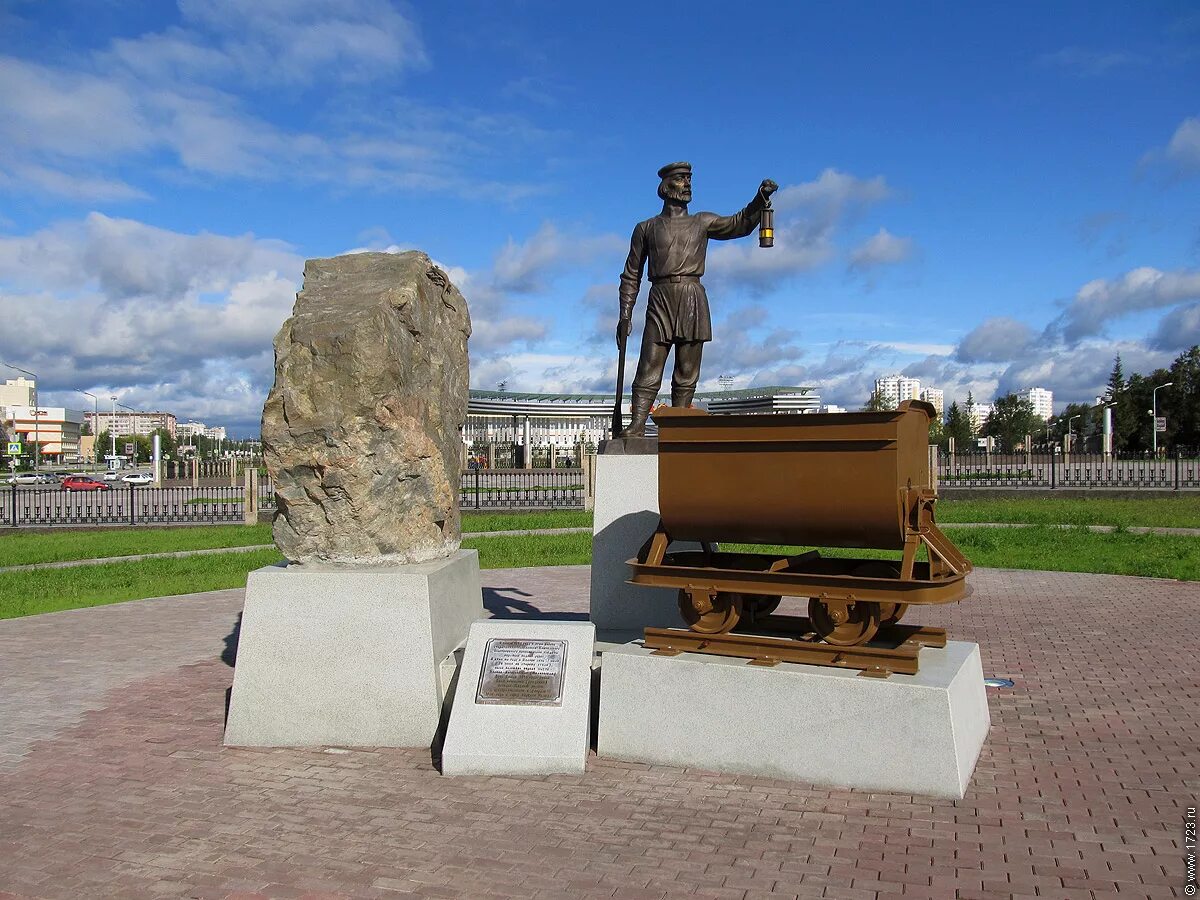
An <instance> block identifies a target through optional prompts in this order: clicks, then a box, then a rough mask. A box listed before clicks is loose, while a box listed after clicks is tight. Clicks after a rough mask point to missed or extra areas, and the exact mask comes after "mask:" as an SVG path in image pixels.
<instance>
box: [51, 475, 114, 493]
mask: <svg viewBox="0 0 1200 900" xmlns="http://www.w3.org/2000/svg"><path fill="white" fill-rule="evenodd" d="M62 489H63V490H64V491H111V490H112V486H111V485H107V484H105V483H104V482H103V481H97V480H96V479H95V478H88V477H87V476H86V475H68V476H67V477H66V478H64V479H63V483H62Z"/></svg>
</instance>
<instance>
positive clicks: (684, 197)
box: [663, 184, 692, 204]
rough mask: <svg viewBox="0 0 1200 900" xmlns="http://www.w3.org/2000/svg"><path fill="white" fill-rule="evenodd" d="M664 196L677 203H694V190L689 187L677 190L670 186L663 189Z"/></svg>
mask: <svg viewBox="0 0 1200 900" xmlns="http://www.w3.org/2000/svg"><path fill="white" fill-rule="evenodd" d="M663 194H664V195H665V196H666V198H667V199H668V200H674V201H675V202H676V203H685V204H686V203H691V202H692V189H691V188H689V187H681V188H676V187H674V186H672V185H669V184H668V185H667V186H666V187H665V188H664V189H663Z"/></svg>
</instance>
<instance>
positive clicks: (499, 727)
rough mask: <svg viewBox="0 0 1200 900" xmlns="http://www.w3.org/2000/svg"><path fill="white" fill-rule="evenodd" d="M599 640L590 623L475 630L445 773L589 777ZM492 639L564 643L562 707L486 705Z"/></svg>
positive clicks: (457, 694)
mask: <svg viewBox="0 0 1200 900" xmlns="http://www.w3.org/2000/svg"><path fill="white" fill-rule="evenodd" d="M595 637H596V629H595V626H593V625H592V624H591V623H590V622H501V621H496V620H488V621H482V622H476V623H475V624H474V625H472V626H471V633H470V636H469V637H468V638H467V648H466V654H465V656H464V658H463V664H462V668H461V669H460V670H459V672H460V674H459V678H458V683H457V686H456V687H455V691H454V704H453V706H452V707H451V710H450V722H449V725H448V726H447V728H446V740H445V743H444V744H443V746H442V774H444V775H549V774H553V773H563V772H565V773H568V774H582V773H583V771H584V767H585V764H586V762H587V753H588V747H589V746H590V744H591V717H590V712H591V696H592V656H593V647H594V644H595ZM492 640H496V641H498V642H501V641H510V642H511V641H519V642H563V644H565V646H562V650H563V657H562V680H561V683H560V685H559V688H560V696H559V700H558V702H557V703H554V702H541V698H537V699H533V700H516V699H512V698H509V700H508V701H507V702H506V701H504V700H501V701H494V700H493V701H487V702H485V701H481V700H480V699H479V694H480V693H481V691H480V685H481V679H480V676H481V674H482V673H483V670H484V659H485V654H486V650H487V646H488V643H489V641H492ZM560 646H561V645H560ZM493 693H502V692H495V691H494V692H493Z"/></svg>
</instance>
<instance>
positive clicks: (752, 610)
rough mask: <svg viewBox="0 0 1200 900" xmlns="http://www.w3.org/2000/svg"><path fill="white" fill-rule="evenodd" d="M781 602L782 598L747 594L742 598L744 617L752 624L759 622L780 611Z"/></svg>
mask: <svg viewBox="0 0 1200 900" xmlns="http://www.w3.org/2000/svg"><path fill="white" fill-rule="evenodd" d="M781 602H783V598H782V597H778V596H772V595H770V594H746V595H745V596H744V597H743V598H742V615H743V616H744V617H745V618H747V619H749V620H750V621H751V622H757V621H758V620H759V619H765V618H766V617H767V616H769V615H770V614H771V613H773V612H775V610H777V609H779V604H780V603H781Z"/></svg>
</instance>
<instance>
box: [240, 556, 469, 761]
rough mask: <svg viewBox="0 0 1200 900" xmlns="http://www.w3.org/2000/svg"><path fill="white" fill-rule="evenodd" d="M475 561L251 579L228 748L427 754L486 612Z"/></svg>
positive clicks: (264, 573)
mask: <svg viewBox="0 0 1200 900" xmlns="http://www.w3.org/2000/svg"><path fill="white" fill-rule="evenodd" d="M483 614H484V613H483V592H482V590H481V588H480V583H479V554H478V552H477V551H475V550H459V551H457V552H456V553H455V554H454V555H452V556H450V557H449V558H447V559H441V560H431V561H430V562H425V563H417V564H414V565H405V566H379V567H365V566H363V567H349V566H347V567H333V566H314V565H311V564H310V565H304V566H296V565H288V566H267V567H265V568H262V569H259V570H257V571H255V572H251V573H250V577H249V579H248V581H247V583H246V602H245V607H244V609H243V612H242V626H241V634H240V637H239V640H238V651H237V667H236V668H235V670H234V675H233V693H232V697H231V700H230V706H229V719H228V721H227V722H226V725H225V743H226V744H227V745H230V746H239V747H312V746H326V745H334V746H350V747H428V746H430V744H431V743H432V742H433V738H434V733H435V732H436V731H437V727H438V719H439V716H440V713H441V708H442V700H443V698H444V697H445V694H446V691H447V689H448V687H449V684H450V680H451V678H452V677H453V675H454V672H455V670H456V667H455V665H454V664H453V660H454V657H453V655H452V654H453V653H454V651H455V649H456V648H458V647H461V646H462V644H463V643H464V642H465V640H466V637H467V630H468V628H469V627H470V624H471V622H473V621H475V620H476V619H479V618H482V616H483Z"/></svg>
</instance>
